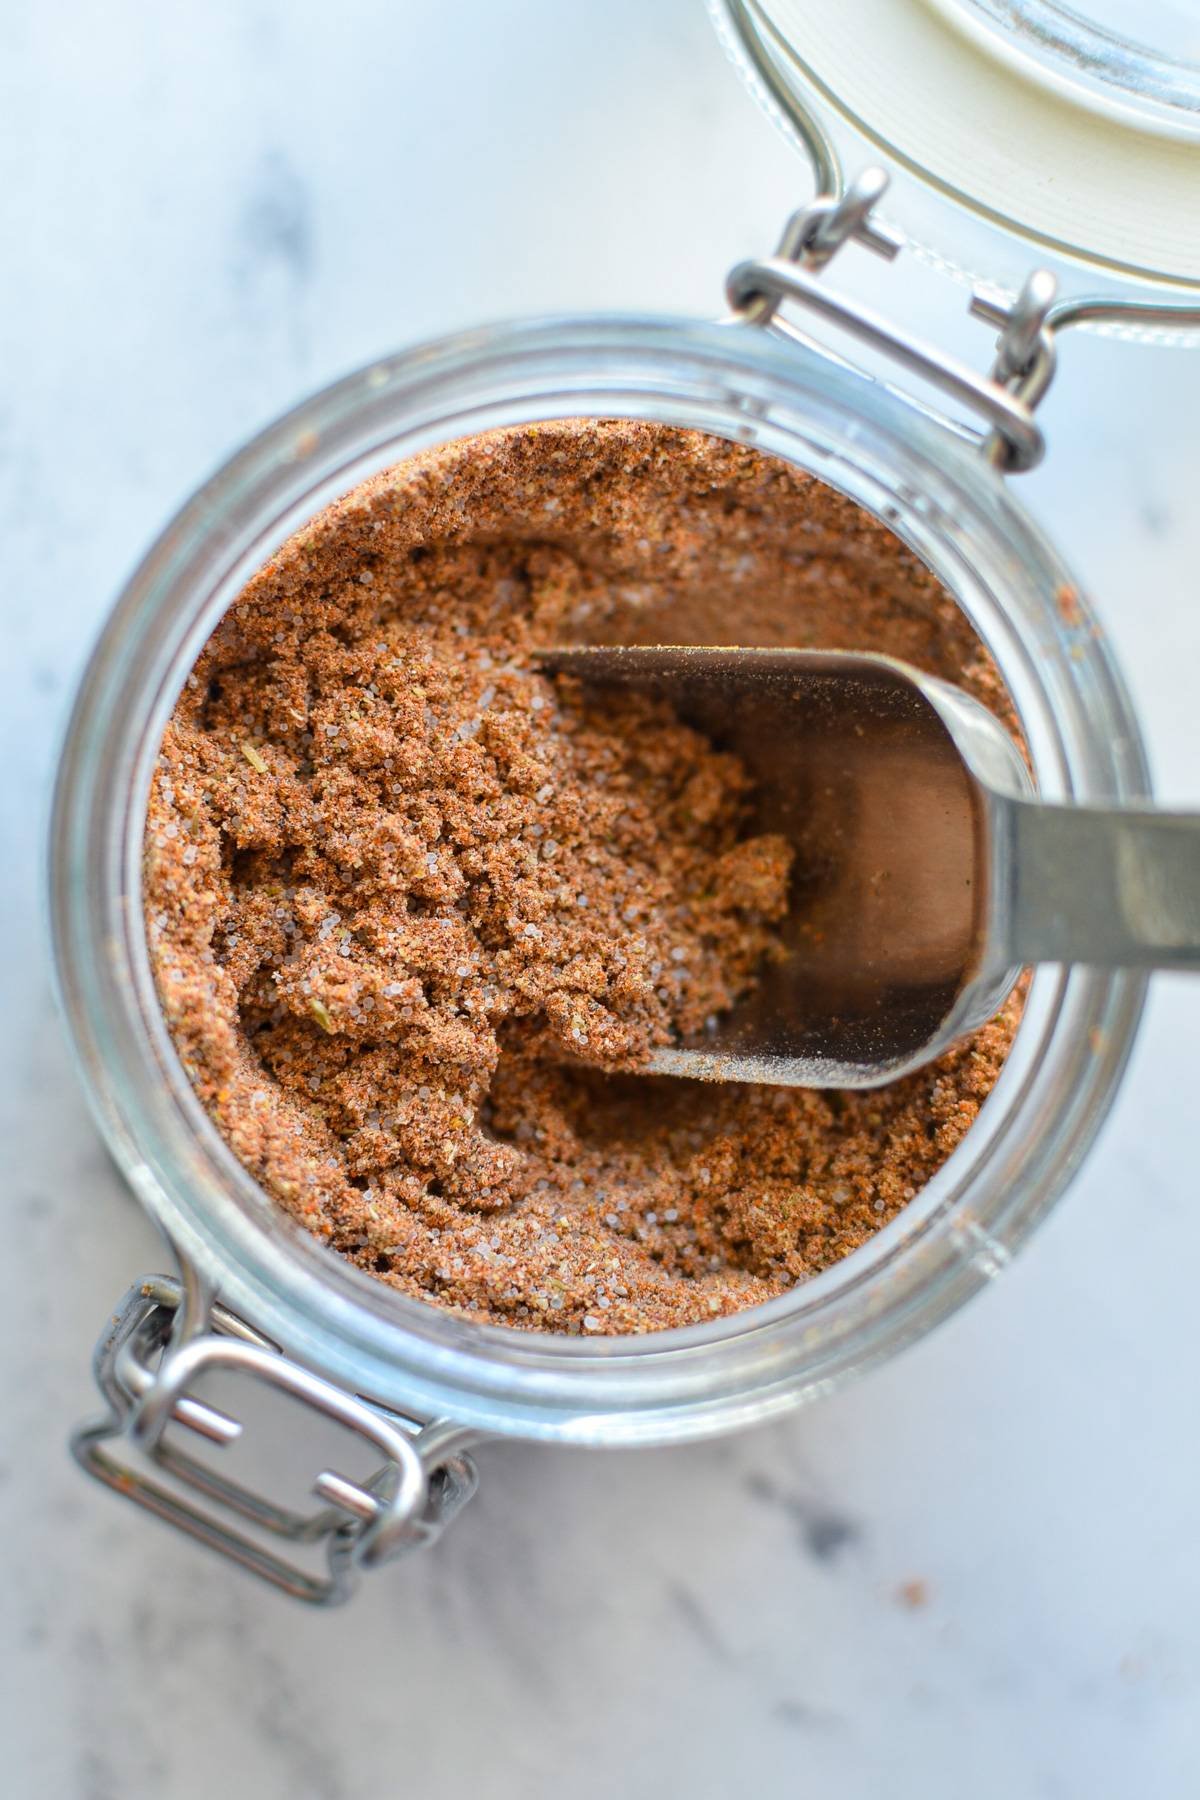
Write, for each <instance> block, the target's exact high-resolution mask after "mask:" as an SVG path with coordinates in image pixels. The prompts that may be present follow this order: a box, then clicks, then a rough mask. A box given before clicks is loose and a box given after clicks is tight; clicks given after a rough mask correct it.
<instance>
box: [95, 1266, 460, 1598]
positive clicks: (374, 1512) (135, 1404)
mask: <svg viewBox="0 0 1200 1800" xmlns="http://www.w3.org/2000/svg"><path fill="white" fill-rule="evenodd" d="M184 1291H185V1290H184V1284H183V1283H181V1282H179V1281H177V1280H173V1279H171V1278H170V1277H169V1276H165V1275H149V1276H147V1277H146V1278H145V1279H144V1280H142V1281H140V1282H137V1283H136V1284H135V1285H134V1286H133V1287H132V1288H130V1290H129V1292H128V1293H127V1294H126V1296H125V1298H124V1300H123V1301H122V1303H121V1306H120V1307H119V1309H118V1311H117V1312H116V1313H115V1314H114V1315H113V1317H112V1319H111V1321H110V1323H109V1325H108V1327H107V1329H106V1330H105V1332H104V1333H103V1335H102V1337H101V1338H100V1341H99V1343H98V1344H97V1346H96V1352H95V1357H94V1359H93V1368H94V1372H95V1376H96V1382H97V1385H98V1386H99V1388H100V1391H101V1393H102V1394H103V1395H104V1398H105V1399H106V1401H107V1402H108V1407H109V1410H108V1412H107V1414H106V1415H105V1416H104V1417H103V1418H101V1419H98V1420H96V1421H94V1422H93V1423H91V1424H87V1425H83V1426H81V1427H80V1428H79V1430H78V1431H77V1432H76V1433H75V1434H74V1436H73V1438H72V1440H71V1448H72V1451H73V1453H74V1455H75V1457H76V1458H77V1460H78V1461H79V1463H80V1464H81V1465H82V1467H83V1468H85V1469H86V1470H87V1471H88V1472H89V1474H92V1475H94V1476H96V1478H97V1479H98V1480H100V1481H102V1482H104V1484H105V1485H106V1486H107V1487H110V1488H112V1489H113V1490H114V1491H115V1492H116V1493H119V1494H123V1495H124V1496H125V1497H126V1498H127V1499H129V1500H133V1501H135V1502H136V1503H137V1504H138V1505H139V1506H143V1507H145V1508H146V1510H147V1511H149V1512H152V1513H154V1514H155V1515H156V1516H157V1517H158V1518H160V1519H164V1520H166V1521H167V1522H168V1523H169V1524H172V1525H175V1526H177V1527H178V1528H179V1529H180V1530H182V1531H186V1532H187V1533H188V1534H189V1535H190V1536H192V1537H194V1538H197V1539H198V1540H199V1541H200V1542H201V1543H203V1544H207V1545H208V1547H209V1548H210V1549H212V1550H217V1551H219V1552H220V1553H221V1554H222V1555H224V1556H226V1557H228V1558H230V1560H231V1561H233V1562H236V1563H238V1564H239V1565H240V1566H241V1567H242V1568H244V1569H248V1570H249V1571H250V1572H251V1573H252V1574H255V1575H258V1576H261V1577H262V1578H263V1579H264V1580H265V1581H269V1582H271V1583H272V1584H273V1585H274V1586H275V1587H278V1588H282V1589H283V1591H284V1592H285V1593H288V1594H292V1595H294V1596H295V1597H296V1598H297V1599H300V1600H307V1601H310V1602H313V1603H315V1604H318V1605H331V1604H335V1603H336V1602H338V1601H341V1600H344V1599H345V1598H346V1597H347V1595H348V1594H349V1593H350V1592H351V1590H352V1588H353V1585H354V1582H355V1579H356V1576H357V1573H358V1571H359V1570H360V1569H364V1568H373V1567H375V1566H376V1565H377V1564H379V1563H382V1562H386V1561H388V1560H389V1559H390V1558H392V1557H395V1556H398V1555H400V1554H402V1553H403V1552H405V1551H408V1550H412V1549H416V1548H419V1547H421V1546H423V1545H427V1544H430V1543H432V1542H433V1541H434V1539H436V1538H437V1537H438V1536H439V1535H440V1534H441V1532H442V1530H443V1529H444V1528H445V1526H446V1525H447V1524H448V1523H449V1522H450V1520H451V1519H452V1518H453V1517H454V1516H455V1514H456V1513H458V1512H459V1511H460V1510H461V1508H462V1507H463V1506H464V1505H465V1504H466V1502H467V1501H468V1500H469V1499H470V1498H471V1496H472V1494H473V1493H474V1492H475V1488H476V1485H477V1479H478V1478H477V1475H476V1470H475V1465H474V1462H473V1461H472V1459H471V1458H470V1457H469V1456H468V1455H466V1454H465V1445H466V1444H467V1443H468V1442H469V1441H471V1440H472V1438H473V1436H474V1434H472V1433H470V1432H468V1431H466V1430H464V1429H462V1428H459V1427H456V1426H451V1425H448V1424H447V1423H445V1422H444V1421H442V1422H436V1423H434V1424H425V1425H422V1424H421V1423H419V1422H418V1421H416V1420H413V1419H405V1418H402V1417H401V1416H400V1415H399V1414H397V1413H393V1412H390V1411H388V1410H387V1409H385V1408H383V1407H381V1406H378V1405H377V1404H375V1403H372V1402H368V1401H366V1400H363V1399H360V1398H359V1397H358V1396H357V1395H352V1394H349V1393H347V1392H346V1391H345V1390H344V1389H342V1388H339V1387H337V1386H335V1385H334V1384H333V1383H332V1382H329V1381H326V1380H325V1379H324V1378H323V1377H321V1376H319V1375H314V1374H313V1373H312V1372H311V1371H310V1370H308V1369H304V1368H302V1367H301V1366H300V1365H299V1364H298V1363H295V1362H292V1361H291V1360H290V1359H289V1358H287V1357H286V1356H284V1355H282V1353H281V1352H280V1351H279V1350H278V1348H277V1347H276V1346H275V1345H273V1344H271V1343H270V1342H269V1341H268V1340H267V1339H266V1338H264V1337H263V1336H262V1335H261V1333H259V1332H256V1331H255V1330H254V1329H253V1327H251V1326H249V1325H247V1324H246V1323H245V1321H244V1320H242V1319H239V1318H238V1317H237V1315H236V1314H234V1313H231V1312H229V1311H228V1309H227V1308H225V1307H223V1306H221V1305H220V1304H219V1303H217V1302H215V1301H212V1300H210V1299H208V1298H207V1297H205V1298H204V1302H203V1314H204V1316H203V1317H202V1318H201V1319H199V1320H197V1319H196V1318H195V1317H192V1318H185V1313H186V1312H187V1311H188V1310H189V1309H187V1308H185V1307H184V1305H183V1300H184ZM193 1310H194V1309H193ZM216 1370H221V1371H224V1372H226V1373H227V1374H234V1375H237V1376H239V1377H242V1378H246V1379H250V1380H253V1381H256V1382H260V1383H265V1384H266V1385H267V1386H269V1387H273V1388H275V1389H277V1390H281V1391H282V1392H284V1393H286V1394H289V1395H291V1396H292V1397H293V1398H294V1399H296V1400H299V1401H301V1402H302V1403H303V1404H304V1405H306V1406H308V1407H311V1408H312V1409H313V1411H314V1412H315V1413H317V1414H319V1415H321V1416H322V1417H324V1418H325V1419H330V1420H332V1421H334V1423H335V1424H337V1425H339V1426H341V1427H343V1428H344V1429H345V1430H347V1431H350V1432H353V1433H355V1434H356V1435H357V1436H359V1437H361V1438H363V1439H365V1440H366V1442H367V1443H369V1444H370V1445H371V1446H372V1447H373V1449H374V1450H375V1451H377V1452H378V1455H379V1464H378V1467H377V1469H376V1470H375V1473H374V1474H372V1475H371V1476H370V1477H369V1479H367V1480H366V1481H363V1482H356V1481H349V1480H347V1479H346V1478H345V1477H344V1476H342V1475H340V1474H338V1473H337V1472H336V1471H334V1470H332V1469H326V1470H323V1471H321V1472H320V1473H319V1474H318V1475H317V1476H316V1478H315V1480H314V1482H313V1492H314V1494H315V1495H316V1497H317V1499H318V1500H319V1501H321V1502H322V1505H321V1506H320V1507H318V1508H316V1509H314V1510H310V1511H308V1512H298V1511H295V1510H293V1509H291V1508H288V1507H285V1506H282V1505H280V1504H279V1503H277V1502H276V1501H274V1500H272V1499H270V1498H268V1497H267V1496H265V1495H263V1494H260V1493H257V1492H255V1491H254V1490H253V1489H252V1488H250V1487H248V1486H245V1485H243V1484H242V1483H239V1482H236V1481H232V1480H230V1479H228V1478H227V1477H226V1476H224V1475H222V1474H221V1473H220V1472H219V1471H218V1470H217V1469H215V1468H214V1467H213V1466H212V1465H211V1464H210V1463H208V1462H204V1461H201V1460H200V1459H199V1458H197V1457H195V1456H192V1455H190V1454H188V1453H187V1452H186V1451H185V1450H181V1449H180V1448H179V1446H178V1445H177V1444H176V1443H175V1442H173V1441H172V1438H170V1437H169V1436H168V1426H169V1425H170V1424H172V1422H174V1423H176V1424H178V1425H181V1426H184V1427H185V1428H186V1429H188V1430H190V1431H192V1432H194V1433H196V1434H197V1435H198V1436H200V1437H203V1438H206V1439H208V1441H209V1442H210V1443H214V1444H217V1445H223V1444H229V1443H232V1442H233V1441H234V1439H236V1438H238V1437H240V1436H241V1435H242V1431H243V1426H242V1423H241V1422H240V1421H239V1420H238V1419H236V1418H234V1417H232V1416H231V1415H230V1414H229V1413H228V1412H226V1411H224V1410H222V1409H220V1408H218V1407H215V1406H212V1405H210V1404H208V1403H207V1402H204V1401H201V1400H199V1399H197V1398H195V1396H194V1394H193V1393H192V1392H191V1391H190V1390H192V1389H193V1388H194V1387H195V1385H196V1383H197V1382H198V1380H199V1378H200V1377H201V1376H202V1375H203V1374H206V1373H210V1372H212V1371H216ZM122 1441H124V1442H125V1443H126V1444H127V1445H128V1446H129V1447H130V1448H131V1449H132V1450H134V1451H136V1452H140V1453H141V1457H140V1459H139V1460H140V1462H142V1463H144V1464H148V1465H149V1466H148V1467H143V1466H139V1465H138V1463H135V1462H134V1461H133V1460H131V1459H129V1458H125V1457H121V1456H118V1455H117V1454H116V1446H117V1445H118V1444H119V1443H120V1442H122ZM156 1467H157V1468H159V1469H161V1470H163V1471H164V1474H165V1475H167V1476H169V1477H170V1478H171V1479H170V1480H169V1481H168V1480H164V1479H160V1478H159V1477H158V1476H157V1475H156V1474H155V1472H154V1470H155V1468H156ZM236 1520H244V1521H247V1522H248V1523H249V1524H250V1525H252V1526H253V1527H254V1528H255V1530H256V1531H257V1532H258V1533H259V1534H260V1536H261V1537H264V1538H265V1539H266V1542H261V1541H259V1540H258V1539H256V1538H255V1537H253V1536H251V1535H250V1534H249V1533H248V1532H247V1531H245V1530H242V1529H239V1528H238V1526H237V1525H236V1524H235V1521H236ZM272 1538H279V1539H283V1540H286V1541H287V1542H289V1543H291V1544H294V1545H302V1544H317V1543H323V1544H324V1546H325V1550H326V1558H327V1572H323V1573H317V1574H311V1573H309V1572H308V1571H306V1570H305V1569H304V1568H303V1567H301V1566H300V1564H299V1563H298V1562H297V1561H295V1560H294V1559H292V1558H288V1557H286V1556H283V1555H282V1554H280V1553H278V1552H277V1551H275V1550H274V1549H272V1548H271V1547H270V1540H271V1539H272Z"/></svg>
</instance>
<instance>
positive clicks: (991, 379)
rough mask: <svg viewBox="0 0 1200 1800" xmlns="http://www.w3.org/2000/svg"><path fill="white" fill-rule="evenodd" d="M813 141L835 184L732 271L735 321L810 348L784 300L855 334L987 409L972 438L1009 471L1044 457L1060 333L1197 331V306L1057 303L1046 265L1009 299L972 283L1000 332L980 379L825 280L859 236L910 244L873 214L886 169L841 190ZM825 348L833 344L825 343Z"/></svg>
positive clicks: (871, 245)
mask: <svg viewBox="0 0 1200 1800" xmlns="http://www.w3.org/2000/svg"><path fill="white" fill-rule="evenodd" d="M806 142H808V140H807V139H806ZM808 148H809V151H810V154H811V155H812V156H813V166H814V169H815V170H816V172H817V174H818V176H819V177H821V176H822V175H824V176H825V178H826V181H827V187H828V191H826V192H823V193H821V194H819V195H818V197H817V199H815V200H814V201H813V202H812V203H811V204H810V205H809V206H805V207H802V208H801V209H800V211H799V212H796V213H794V214H793V215H792V217H791V218H790V219H789V220H788V222H787V225H786V226H785V227H784V231H783V235H782V237H781V238H780V241H779V245H778V247H777V249H776V251H775V254H774V255H773V256H770V257H767V258H765V259H763V260H760V261H753V260H752V261H749V262H743V263H739V264H738V265H737V267H736V268H734V269H733V270H731V272H730V275H729V278H728V281H727V283H726V294H727V296H728V299H729V304H730V306H731V308H732V310H733V317H734V318H735V319H736V320H739V321H742V322H744V323H746V324H751V325H758V326H761V327H765V328H767V329H770V330H772V331H776V332H778V333H780V334H781V335H783V336H786V337H792V338H796V339H798V340H799V341H800V342H802V343H805V344H807V345H810V346H811V344H812V340H811V339H810V338H808V336H807V335H806V334H805V333H804V332H803V331H800V330H798V329H797V328H796V327H795V326H794V325H792V324H791V322H790V321H789V320H788V319H786V318H785V317H783V316H782V315H781V313H780V307H781V305H782V304H783V303H784V302H785V301H786V302H792V303H794V304H796V305H798V306H801V307H803V308H804V309H805V310H806V311H807V312H809V313H812V314H814V315H815V316H816V317H818V318H821V319H823V320H825V321H826V322H827V323H828V324H831V325H834V326H836V327H838V328H839V329H840V330H843V331H846V332H848V333H849V334H850V336H852V337H854V338H856V339H857V340H858V341H859V342H860V343H864V344H866V345H868V346H869V347H870V348H871V349H873V350H875V351H878V352H880V353H882V354H883V355H884V356H886V357H888V358H890V359H891V360H892V361H894V362H897V363H899V364H901V365H902V366H903V367H904V368H905V369H907V370H908V371H909V372H910V373H912V374H915V375H917V376H919V377H920V378H921V379H922V380H924V381H927V382H929V383H930V384H931V386H933V387H936V388H938V389H940V390H941V392H943V393H945V394H948V395H950V396H951V398H952V399H954V400H956V401H957V402H958V403H959V404H960V405H962V406H965V407H966V408H967V409H968V410H969V411H970V412H973V413H976V414H978V415H980V416H982V418H983V419H984V420H985V422H986V423H985V429H984V430H983V431H982V432H973V433H971V435H972V436H974V437H975V438H976V439H977V441H978V442H979V444H980V447H981V449H982V451H983V453H984V455H985V456H986V457H987V458H988V460H989V461H990V462H992V463H993V464H994V465H995V466H996V467H997V468H998V469H1000V470H1002V471H1003V472H1004V473H1005V474H1010V475H1015V474H1019V473H1021V472H1022V471H1024V470H1027V469H1033V468H1036V467H1037V465H1038V463H1039V462H1040V461H1041V460H1042V457H1043V456H1044V454H1045V449H1046V442H1045V438H1044V437H1043V435H1042V431H1041V428H1040V426H1039V425H1038V423H1037V421H1036V419H1035V418H1034V412H1035V409H1036V408H1037V406H1038V405H1039V404H1040V402H1041V401H1042V399H1043V398H1044V397H1045V394H1046V391H1047V389H1048V388H1049V386H1050V383H1051V382H1052V381H1053V379H1054V372H1055V366H1056V340H1057V338H1058V337H1059V336H1060V335H1061V333H1062V332H1063V331H1065V330H1067V329H1068V328H1069V327H1071V326H1075V325H1099V326H1105V327H1108V328H1110V329H1116V330H1119V331H1126V332H1129V331H1138V332H1143V333H1145V332H1165V331H1170V330H1187V331H1194V330H1196V329H1197V328H1198V327H1200V307H1197V306H1196V305H1194V304H1191V303H1180V304H1179V305H1168V304H1164V303H1162V302H1159V301H1146V300H1133V299H1130V300H1126V299H1119V298H1109V297H1108V296H1095V297H1089V296H1087V295H1080V296H1075V297H1067V298H1062V299H1060V298H1059V297H1058V283H1057V281H1056V279H1055V277H1054V276H1053V275H1052V274H1051V273H1050V271H1049V270H1048V269H1034V270H1033V272H1032V273H1031V274H1030V275H1029V276H1028V277H1027V278H1026V280H1025V282H1024V285H1023V286H1022V288H1021V290H1020V292H1019V293H1018V294H1017V296H1016V298H1015V299H1013V300H1011V301H1004V300H1002V299H1000V298H998V297H997V296H996V295H995V294H994V293H992V292H990V291H987V290H985V289H983V288H979V287H976V288H975V289H973V290H972V293H971V301H970V311H971V313H972V314H973V315H974V317H976V318H978V319H982V320H984V321H985V323H987V324H989V325H992V326H994V327H995V328H996V330H997V333H998V336H997V339H996V353H995V358H994V360H993V362H992V366H991V369H990V370H989V371H988V373H987V374H986V375H981V374H979V373H978V372H977V371H976V370H974V369H972V368H970V367H969V365H968V364H966V363H963V362H960V361H959V360H958V359H957V358H956V357H953V356H950V355H949V354H947V352H945V351H944V350H940V349H938V347H937V346H936V345H934V344H927V343H924V342H922V341H921V339H919V338H917V337H914V336H913V335H912V334H911V333H910V332H908V331H906V330H905V329H904V328H903V327H901V326H897V325H894V324H893V323H892V322H891V320H889V319H887V318H885V317H884V316H883V315H882V314H881V313H878V312H875V311H873V310H872V309H871V308H870V307H867V306H864V305H862V303H861V302H859V301H857V300H853V299H851V298H850V297H849V296H848V295H846V294H839V293H837V292H835V291H833V290H831V289H830V288H829V287H828V286H827V285H826V284H825V283H824V282H823V281H822V280H821V279H820V276H821V271H822V270H823V269H824V268H825V266H826V264H827V263H828V262H830V260H831V259H832V258H833V257H834V256H836V254H837V253H838V251H839V250H840V249H841V248H842V246H843V245H844V244H846V243H848V242H850V241H851V240H854V241H855V242H857V243H860V244H862V245H863V246H864V247H865V248H866V249H868V250H872V251H874V252H875V254H876V255H877V256H882V257H885V258H886V259H887V260H888V261H890V260H891V259H892V258H893V257H895V256H896V255H897V254H898V252H899V251H900V250H901V249H902V248H903V246H904V238H903V236H902V235H901V234H900V233H899V232H898V231H896V230H894V229H893V228H892V227H891V226H886V225H883V224H881V223H880V221H879V220H878V219H877V218H875V217H874V211H875V208H876V206H877V205H878V203H879V201H880V200H881V199H882V197H883V195H884V194H885V193H886V192H887V187H888V175H887V172H886V170H884V169H879V168H869V169H864V170H863V171H862V172H861V174H859V175H858V176H857V177H856V178H855V179H854V180H853V181H851V182H850V183H849V184H848V185H847V186H845V187H843V186H842V183H841V175H840V170H838V169H837V167H836V165H834V164H828V165H827V163H826V160H825V159H823V158H821V157H819V156H818V155H817V154H816V151H815V150H814V147H813V143H811V142H808ZM817 348H819V349H821V350H822V351H825V350H826V346H825V345H824V344H821V345H818V346H817ZM893 391H899V392H900V393H901V395H902V397H903V398H904V399H905V400H907V401H909V402H910V403H911V404H915V405H918V406H921V407H922V410H923V411H925V412H927V413H930V414H931V415H932V416H933V417H934V418H937V419H939V420H940V422H941V423H942V424H944V425H948V426H950V428H951V429H953V430H955V431H957V432H959V433H960V434H961V433H962V431H963V427H962V426H961V425H960V424H959V423H958V422H957V421H955V420H952V419H947V418H944V417H943V416H942V415H941V414H940V413H937V412H935V411H934V410H933V409H932V408H931V407H926V406H923V405H922V403H921V402H920V401H919V400H918V399H917V398H916V396H914V395H913V394H911V393H908V392H907V391H905V390H893Z"/></svg>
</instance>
